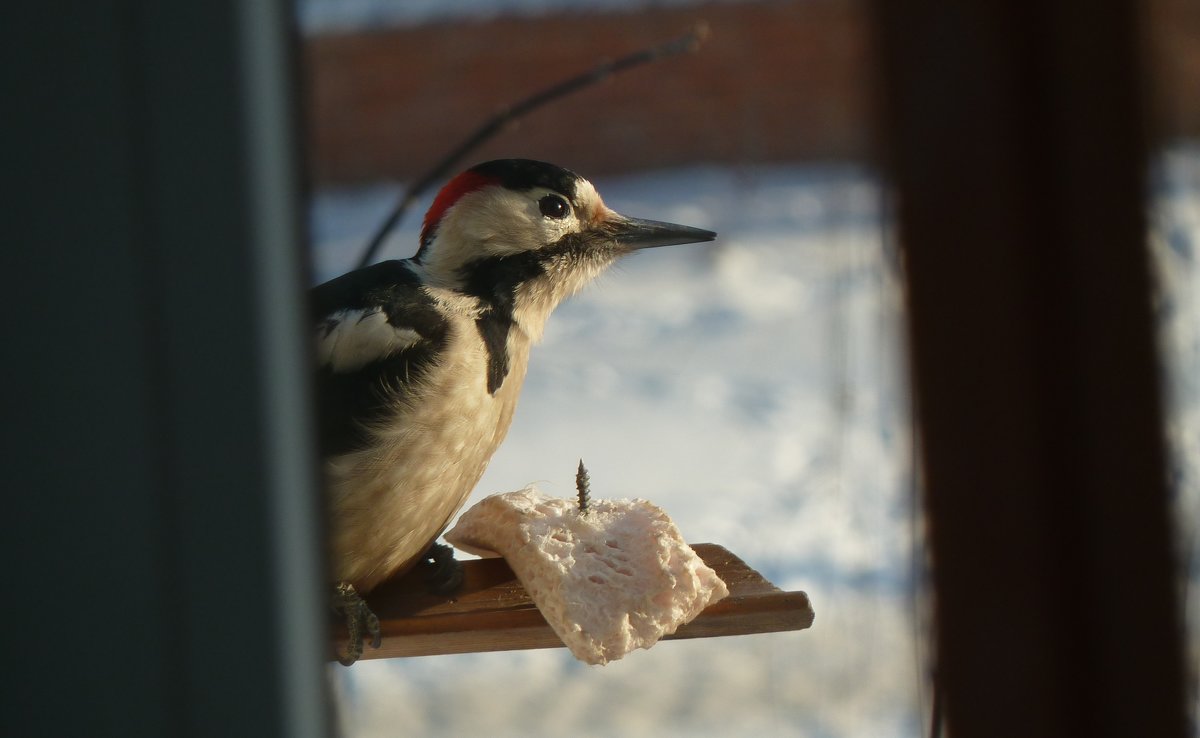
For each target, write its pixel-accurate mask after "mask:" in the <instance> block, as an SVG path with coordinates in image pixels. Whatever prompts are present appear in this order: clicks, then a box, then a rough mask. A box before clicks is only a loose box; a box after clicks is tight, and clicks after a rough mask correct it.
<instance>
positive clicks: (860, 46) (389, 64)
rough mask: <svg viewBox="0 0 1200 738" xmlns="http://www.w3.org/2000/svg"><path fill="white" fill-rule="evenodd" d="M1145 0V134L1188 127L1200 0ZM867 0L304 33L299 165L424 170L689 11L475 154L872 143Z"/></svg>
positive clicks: (577, 159)
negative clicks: (660, 54)
mask: <svg viewBox="0 0 1200 738" xmlns="http://www.w3.org/2000/svg"><path fill="white" fill-rule="evenodd" d="M1147 8H1148V11H1147V18H1148V20H1149V21H1151V22H1150V23H1148V24H1147V29H1148V33H1147V39H1148V41H1147V46H1148V61H1149V63H1150V69H1151V71H1152V80H1153V89H1154V95H1153V111H1154V113H1155V130H1156V133H1158V134H1159V135H1164V136H1168V135H1176V134H1179V133H1190V134H1191V135H1200V0H1151V2H1150V3H1149V4H1148V6H1147ZM867 11H868V8H867V3H866V2H863V1H856V0H802V1H799V2H783V1H771V0H761V1H759V2H748V3H738V4H729V3H723V4H716V5H707V6H693V7H687V8H672V9H655V10H646V11H641V12H638V13H636V14H618V13H608V14H582V13H581V14H573V15H555V16H544V17H530V18H500V19H495V20H490V21H484V22H466V23H454V24H450V23H440V24H434V25H427V26H421V27H415V28H403V29H396V30H387V31H379V32H370V33H358V34H349V35H327V36H317V37H314V38H310V39H307V40H306V42H305V48H304V60H305V64H306V75H307V82H308V89H307V95H308V102H307V104H308V110H309V141H310V148H309V154H310V166H311V170H312V175H313V177H314V179H315V181H317V182H318V183H321V184H333V183H347V182H360V181H370V180H378V179H398V180H404V179H408V178H411V177H414V176H416V175H419V174H421V173H423V172H425V171H427V170H428V169H429V168H430V167H431V166H432V165H433V164H434V163H435V162H436V161H437V160H438V159H440V158H441V157H442V156H443V155H444V154H445V153H446V152H447V151H448V150H449V149H450V148H451V147H453V146H455V145H456V144H458V143H459V142H461V141H462V140H463V139H464V138H465V137H466V136H467V135H468V134H469V133H471V132H472V131H473V130H474V129H475V128H476V127H478V126H479V125H480V124H482V123H483V122H484V121H485V120H486V119H488V118H489V117H490V116H491V115H493V114H494V113H495V112H496V111H498V110H499V109H501V108H502V107H503V106H505V105H508V104H511V103H513V102H516V101H517V100H520V99H521V98H524V97H526V96H528V95H529V94H531V93H533V92H535V91H537V90H539V89H541V88H543V87H545V86H547V85H549V84H551V83H554V82H556V81H559V80H561V79H563V78H564V77H566V76H569V75H573V74H576V73H578V72H581V71H583V70H585V69H588V68H590V67H591V66H592V65H594V64H595V63H596V62H597V61H599V60H600V59H612V58H615V57H617V56H621V55H624V54H627V53H629V52H631V51H635V50H638V49H641V48H643V47H646V46H649V45H652V44H656V43H660V42H662V41H665V40H668V39H671V38H675V37H677V36H679V35H681V34H682V33H684V32H685V31H686V30H688V29H689V28H690V27H691V26H692V25H693V24H694V23H695V22H697V21H699V20H704V21H706V22H707V23H708V25H709V27H710V29H711V36H710V37H709V39H708V41H707V43H705V45H704V47H703V48H702V49H701V51H700V52H699V53H697V54H688V55H683V56H678V57H674V58H672V59H668V60H665V61H660V62H657V63H655V64H652V65H650V66H646V67H641V68H639V69H635V70H633V71H631V72H627V73H625V74H623V75H621V76H620V77H617V78H615V79H612V80H609V81H608V82H607V83H604V84H601V85H599V86H596V87H592V88H590V89H588V90H585V91H583V92H580V93H577V94H574V95H572V96H570V97H567V98H564V99H562V100H560V101H558V102H555V103H553V104H552V105H551V106H549V107H547V108H544V109H542V110H541V111H539V112H537V113H535V114H533V115H532V116H529V117H527V118H525V119H524V120H523V121H522V122H521V123H520V125H519V126H517V127H516V128H515V129H513V130H509V131H505V132H504V133H502V134H501V135H500V136H498V137H497V138H496V139H494V140H493V141H492V142H491V143H490V144H488V145H487V146H486V147H484V148H483V149H482V150H480V151H479V152H477V153H476V154H474V155H471V156H470V157H469V160H470V162H474V161H482V160H484V159H488V158H495V157H503V156H525V157H532V158H540V159H546V160H549V161H553V162H556V163H560V164H563V165H564V166H569V167H571V168H574V169H577V170H579V171H580V172H582V173H585V174H601V173H611V172H619V171H629V170H637V169H652V168H659V167H670V166H678V165H686V164H691V163H697V162H722V163H735V164H736V163H755V162H768V161H786V160H812V159H844V158H851V157H859V158H862V157H869V156H870V151H871V145H872V137H871V126H872V123H873V118H874V115H873V112H872V109H871V101H872V94H873V89H872V80H871V68H872V64H873V61H872V59H871V57H870V53H871V45H870V42H869V17H868V16H867V15H866V13H867Z"/></svg>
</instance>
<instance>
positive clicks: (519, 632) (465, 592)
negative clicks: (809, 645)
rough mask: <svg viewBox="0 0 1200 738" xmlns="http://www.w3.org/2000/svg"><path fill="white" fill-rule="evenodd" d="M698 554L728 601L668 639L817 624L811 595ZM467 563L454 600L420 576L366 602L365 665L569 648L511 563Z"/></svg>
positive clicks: (341, 635)
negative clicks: (373, 623) (373, 643)
mask: <svg viewBox="0 0 1200 738" xmlns="http://www.w3.org/2000/svg"><path fill="white" fill-rule="evenodd" d="M692 548H693V549H694V550H695V551H696V553H697V554H698V555H699V556H700V558H702V559H703V560H704V563H706V564H708V565H709V566H710V567H711V568H712V569H713V570H714V571H716V573H717V575H718V576H720V577H721V579H722V580H724V582H725V584H726V586H727V587H728V588H729V596H727V597H725V598H724V599H723V600H721V601H720V602H716V603H714V604H712V605H710V606H709V607H708V608H706V609H705V610H704V612H702V613H700V615H699V616H697V617H696V619H695V620H693V621H692V622H690V623H688V624H687V625H683V626H681V627H680V628H679V630H678V631H676V632H675V634H674V635H669V636H665V637H664V638H663V640H674V639H678V638H713V637H716V636H731V635H751V634H754V633H777V632H781V631H789V630H803V629H805V628H808V627H810V626H811V625H812V623H813V617H814V615H813V609H812V605H811V604H810V603H809V601H808V595H807V594H805V593H804V592H784V591H782V590H780V589H779V588H778V587H776V586H775V585H773V584H771V583H770V582H769V581H767V580H766V579H765V578H764V577H763V576H762V575H761V574H759V573H758V572H757V571H755V570H753V569H751V568H750V567H749V566H747V565H746V563H745V562H744V561H742V560H741V559H739V558H738V557H737V556H735V555H734V554H732V553H730V552H729V551H728V550H727V549H725V548H723V547H722V546H719V545H716V544H713V543H700V544H696V545H694V546H692ZM460 563H461V564H462V567H463V575H464V577H463V585H462V587H461V588H460V589H459V590H458V591H457V592H455V593H454V595H453V596H452V597H441V596H437V595H432V594H429V593H428V591H427V590H426V587H425V584H424V582H423V581H422V580H421V578H420V576H419V575H417V574H415V573H409V574H407V575H405V576H403V577H399V578H397V579H395V580H393V581H390V582H386V583H384V584H382V585H380V586H379V587H376V588H375V590H374V591H373V592H371V593H370V594H369V595H368V596H367V597H366V600H367V604H368V605H369V606H370V607H371V609H372V610H373V611H374V612H375V614H376V615H377V616H378V617H379V624H380V628H381V630H382V633H383V645H382V646H381V647H380V648H378V649H374V648H371V647H370V646H369V645H368V646H367V648H366V649H365V650H364V652H363V655H362V658H364V659H381V658H393V657H397V656H433V655H439V654H451V653H477V652H484V651H516V650H522V649H529V648H556V647H563V643H562V641H561V640H559V637H558V636H557V635H555V633H554V631H553V630H552V629H551V628H550V626H549V624H547V623H546V620H545V618H543V617H542V614H541V612H539V611H538V609H537V606H536V605H535V604H534V603H533V600H531V599H530V598H529V595H528V594H527V593H526V592H525V588H524V587H523V586H521V583H520V582H519V581H518V580H517V577H516V575H515V574H513V572H512V569H510V568H509V567H508V564H507V563H506V562H505V561H504V559H501V558H495V559H478V560H470V561H462V562H460ZM335 633H336V635H335V638H334V640H335V646H336V648H337V649H338V650H339V652H340V650H341V649H342V648H344V647H345V632H344V629H343V628H336V629H335Z"/></svg>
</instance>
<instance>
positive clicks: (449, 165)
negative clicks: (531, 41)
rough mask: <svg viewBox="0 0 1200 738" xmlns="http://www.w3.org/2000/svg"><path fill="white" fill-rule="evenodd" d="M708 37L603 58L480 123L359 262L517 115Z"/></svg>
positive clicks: (693, 35)
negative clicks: (420, 200) (432, 189)
mask: <svg viewBox="0 0 1200 738" xmlns="http://www.w3.org/2000/svg"><path fill="white" fill-rule="evenodd" d="M707 37H708V26H707V25H706V24H704V23H698V24H696V26H695V27H694V28H692V30H690V31H688V32H687V33H686V34H684V35H683V36H680V37H679V38H676V39H674V40H672V41H668V42H666V43H664V44H659V45H657V46H651V47H649V48H645V49H642V50H641V51H637V52H634V53H632V54H629V55H628V56H623V57H621V58H620V59H617V60H615V61H607V62H601V63H600V64H597V65H596V66H595V67H592V68H591V69H590V70H588V71H587V72H584V73H583V74H580V75H576V76H574V77H571V78H570V79H566V80H563V81H562V82H559V83H558V84H555V85H552V86H550V87H547V88H546V89H544V90H542V91H540V92H536V93H534V94H533V95H531V96H529V97H527V98H525V99H524V100H521V101H520V102H518V103H517V104H515V105H513V106H512V107H510V108H507V109H504V110H501V111H500V112H499V113H497V114H496V115H495V116H493V117H492V118H491V119H490V120H488V121H487V122H486V123H484V124H483V125H482V126H480V127H479V128H478V129H477V130H476V131H475V132H474V133H472V134H471V135H470V136H468V137H467V139H466V140H465V141H463V142H462V143H461V144H459V145H458V146H457V147H455V148H454V150H453V151H451V152H450V153H449V154H447V155H446V156H445V157H444V158H443V159H442V160H441V161H440V162H438V163H437V165H435V166H434V167H433V169H431V170H430V171H429V173H428V174H426V175H425V176H423V177H421V178H420V179H418V180H417V183H416V184H414V185H412V186H411V187H409V188H408V190H407V191H405V193H404V196H403V197H401V198H400V201H399V202H398V203H396V206H395V207H393V208H392V211H391V213H389V214H388V217H387V219H386V220H384V221H383V224H382V225H380V226H379V230H378V231H376V232H375V235H374V236H372V237H371V240H370V241H369V242H367V246H366V248H365V249H364V250H363V255H362V259H361V260H359V263H358V266H359V267H360V268H361V267H365V266H367V265H368V264H370V263H371V262H372V261H373V260H374V259H375V256H376V254H377V253H378V252H379V249H380V247H381V246H382V245H383V241H384V239H386V238H387V236H388V234H389V233H391V232H392V229H394V228H395V227H396V226H397V225H398V224H399V223H400V219H401V218H402V217H403V216H404V213H405V211H407V210H408V208H409V207H410V206H411V205H412V204H413V202H414V201H415V200H416V199H417V198H418V197H420V196H421V195H422V194H424V193H425V191H426V190H428V189H429V188H430V187H431V186H432V185H434V184H435V183H437V182H440V181H441V180H443V179H445V177H446V175H447V174H449V173H450V172H451V170H452V169H453V168H454V167H455V166H457V165H458V164H459V162H460V161H461V160H462V158H463V157H464V156H466V155H467V154H469V153H470V152H471V151H473V150H474V149H476V148H478V147H480V146H482V145H483V144H484V143H485V142H487V141H488V139H490V138H492V137H493V136H495V135H496V134H497V133H499V132H500V131H501V130H503V129H504V128H505V127H506V126H508V125H510V124H512V123H513V122H515V121H516V120H517V119H519V118H521V117H522V116H524V115H528V114H529V113H531V112H533V111H534V110H537V109H538V108H540V107H542V106H543V105H546V104H547V103H550V102H553V101H555V100H557V99H558V98H560V97H565V96H567V95H569V94H571V93H572V92H578V91H579V90H582V89H584V88H586V87H590V86H591V85H594V84H596V83H597V82H601V81H603V80H605V79H607V78H609V77H611V76H613V75H614V74H619V73H621V72H624V71H626V70H628V69H632V68H634V67H638V66H641V65H643V64H649V63H650V62H653V61H657V60H659V59H663V58H666V57H669V56H675V55H676V54H682V53H684V52H689V51H695V50H696V49H698V48H700V44H701V43H703V42H704V39H705V38H707Z"/></svg>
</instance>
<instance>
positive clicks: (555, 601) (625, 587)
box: [446, 487, 729, 664]
mask: <svg viewBox="0 0 1200 738" xmlns="http://www.w3.org/2000/svg"><path fill="white" fill-rule="evenodd" d="M446 540H447V541H449V542H450V543H452V544H453V545H455V546H456V547H458V548H460V549H462V550H464V551H467V552H470V553H475V554H479V555H483V556H488V555H492V556H494V555H496V554H499V555H501V556H503V557H504V558H505V559H506V560H507V561H508V565H509V566H511V567H512V570H513V572H514V573H516V575H517V578H518V579H520V580H521V583H522V584H523V585H524V586H525V589H526V590H527V591H528V592H529V596H530V597H531V598H532V599H533V601H534V603H535V604H537V606H538V609H539V610H541V612H542V615H543V616H544V617H545V618H546V621H547V622H549V623H550V627H551V628H553V629H554V632H555V633H557V634H558V636H559V637H560V638H562V640H563V643H565V644H566V645H567V648H569V649H571V653H573V654H575V657H576V658H578V659H579V660H581V661H585V662H587V663H589V664H604V663H607V662H609V661H615V660H617V659H619V658H622V657H623V656H625V654H627V653H629V652H630V651H632V650H633V649H635V648H650V647H651V646H653V645H654V644H655V643H657V642H658V640H659V639H660V638H662V637H663V636H664V635H668V634H671V633H674V632H675V630H676V629H677V628H678V627H679V626H680V625H682V624H684V623H687V622H690V621H691V620H692V618H694V617H696V616H697V615H699V614H700V612H701V611H702V610H703V609H704V608H705V607H707V606H708V605H709V604H711V603H713V602H716V601H717V600H720V599H721V598H723V597H725V596H726V595H728V594H729V590H728V589H727V588H726V586H725V583H724V582H722V581H721V579H720V577H718V576H717V574H716V572H714V571H713V570H712V569H711V568H709V567H708V565H707V564H705V563H704V561H703V560H701V559H700V557H699V556H697V555H696V552H695V551H693V550H692V548H691V546H688V545H687V543H686V542H684V540H683V536H681V535H680V534H679V529H678V528H676V527H675V524H674V523H673V522H671V519H670V518H669V517H667V514H666V513H665V512H663V510H662V509H661V508H659V507H657V506H655V505H653V504H651V503H649V502H647V501H645V500H593V501H591V502H590V503H589V505H588V509H587V512H584V513H581V512H580V511H579V507H578V505H577V503H576V502H575V501H573V500H564V499H561V498H556V497H547V496H545V495H542V494H541V493H540V492H538V491H537V490H536V489H535V488H533V487H526V488H525V489H523V490H520V491H517V492H508V493H506V494H500V495H492V496H491V497H488V498H486V499H484V500H483V501H481V502H480V503H479V504H477V505H475V506H474V507H472V508H471V509H470V510H467V511H466V512H465V513H463V515H462V517H461V518H459V521H458V523H457V524H456V525H455V526H454V528H452V529H451V530H450V531H449V532H447V533H446Z"/></svg>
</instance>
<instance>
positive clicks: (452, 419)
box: [327, 320, 528, 591]
mask: <svg viewBox="0 0 1200 738" xmlns="http://www.w3.org/2000/svg"><path fill="white" fill-rule="evenodd" d="M514 338H517V339H519V337H514ZM507 343H508V345H507V349H508V352H509V356H508V364H509V371H508V374H507V376H506V377H505V378H504V381H503V383H502V384H501V385H500V386H499V388H497V389H496V391H495V392H494V393H492V392H489V386H488V371H489V362H490V361H492V358H491V357H490V356H489V350H488V347H487V346H486V345H485V344H484V341H483V340H482V339H481V337H480V334H479V332H478V331H477V330H475V327H474V325H473V323H472V322H470V321H466V320H464V321H462V322H460V323H459V324H457V325H455V326H454V327H453V328H452V330H451V331H450V332H449V335H448V337H447V345H446V347H445V350H444V351H443V352H442V354H441V356H440V357H439V358H438V360H437V361H436V362H435V363H434V365H433V366H432V367H431V368H430V370H429V371H428V372H426V373H425V374H424V376H422V378H421V379H420V380H419V382H417V383H416V384H414V385H411V386H410V387H409V391H407V392H405V393H404V394H403V395H400V394H397V395H395V397H394V402H393V408H392V410H391V411H390V412H389V413H387V414H386V415H385V420H384V421H383V422H381V423H380V424H379V425H378V426H377V427H375V428H373V429H372V430H371V431H370V433H369V443H368V444H367V446H366V447H365V448H363V449H361V450H358V451H355V452H352V453H348V454H343V455H340V456H336V457H334V458H332V459H331V460H330V461H329V462H328V464H327V473H328V485H329V488H330V491H331V504H332V506H333V510H332V515H331V520H332V530H331V531H330V534H331V538H332V549H333V550H332V553H333V557H334V567H335V570H336V571H335V576H336V578H337V580H338V581H349V582H351V583H352V584H354V585H355V587H356V588H358V589H359V590H360V591H369V590H370V589H371V588H372V587H374V586H375V585H376V584H378V583H379V582H380V581H382V580H383V579H386V578H387V577H389V576H392V575H393V574H396V573H398V572H400V571H401V570H403V569H406V568H407V567H409V566H410V565H411V564H412V563H413V562H414V561H415V560H416V558H417V557H419V556H420V555H421V554H422V553H424V551H425V550H426V549H427V548H428V546H429V544H430V543H431V542H432V541H433V540H434V539H435V538H436V537H437V536H438V535H439V534H440V533H441V531H442V530H443V529H444V528H445V526H446V524H447V523H448V522H449V521H450V519H451V518H452V517H453V516H454V514H455V513H457V511H458V510H459V508H461V507H462V505H463V503H464V502H465V501H466V499H467V497H468V495H469V494H470V493H471V490H472V489H473V488H474V487H475V485H476V484H477V483H478V481H479V478H480V477H481V476H482V475H483V472H484V470H485V469H486V468H487V464H488V462H489V461H490V460H491V457H492V454H493V453H495V451H496V449H497V448H498V447H499V445H500V442H501V441H503V440H504V436H505V435H506V433H507V432H508V427H509V425H510V424H511V422H512V416H513V412H514V411H515V409H516V403H517V398H518V396H519V394H520V390H521V385H522V383H523V381H524V378H525V368H526V363H527V360H528V343H527V342H522V341H520V340H510V341H508V342H507Z"/></svg>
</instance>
